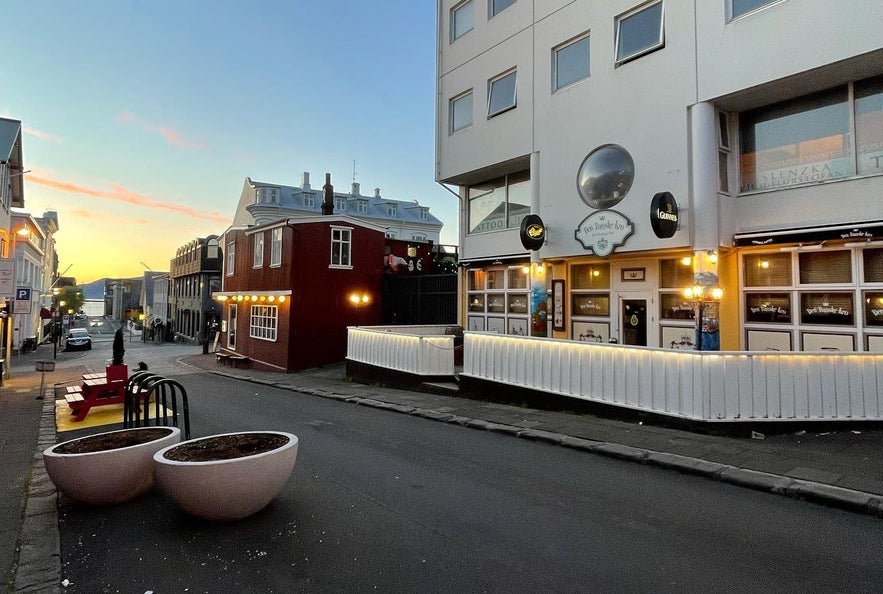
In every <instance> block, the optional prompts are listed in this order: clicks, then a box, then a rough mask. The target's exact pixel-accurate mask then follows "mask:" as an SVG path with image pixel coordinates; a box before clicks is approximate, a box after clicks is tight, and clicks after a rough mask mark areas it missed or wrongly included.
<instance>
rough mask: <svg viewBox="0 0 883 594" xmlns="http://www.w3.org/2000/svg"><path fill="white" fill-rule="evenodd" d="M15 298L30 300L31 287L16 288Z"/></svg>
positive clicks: (17, 299)
mask: <svg viewBox="0 0 883 594" xmlns="http://www.w3.org/2000/svg"><path fill="white" fill-rule="evenodd" d="M15 300H16V301H30V300H31V289H30V287H19V288H18V289H16V290H15Z"/></svg>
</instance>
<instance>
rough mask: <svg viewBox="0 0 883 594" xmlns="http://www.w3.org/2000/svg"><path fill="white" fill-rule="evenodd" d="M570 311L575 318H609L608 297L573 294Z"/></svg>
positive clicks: (595, 294)
mask: <svg viewBox="0 0 883 594" xmlns="http://www.w3.org/2000/svg"><path fill="white" fill-rule="evenodd" d="M572 298H573V302H572V304H571V305H572V307H571V311H572V312H573V315H575V316H609V315H610V295H608V294H607V293H575V294H574V295H573V296H572Z"/></svg>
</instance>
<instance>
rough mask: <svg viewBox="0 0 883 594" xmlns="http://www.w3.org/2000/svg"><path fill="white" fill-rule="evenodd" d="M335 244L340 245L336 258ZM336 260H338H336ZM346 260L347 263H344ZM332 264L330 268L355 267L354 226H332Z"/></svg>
mask: <svg viewBox="0 0 883 594" xmlns="http://www.w3.org/2000/svg"><path fill="white" fill-rule="evenodd" d="M335 246H337V247H339V251H338V254H337V257H336V258H335V253H334V252H335ZM335 260H336V261H335ZM344 260H346V263H344ZM330 261H331V264H329V266H328V267H329V268H347V269H351V268H352V267H353V264H352V263H353V228H352V227H337V226H334V225H332V226H331V259H330Z"/></svg>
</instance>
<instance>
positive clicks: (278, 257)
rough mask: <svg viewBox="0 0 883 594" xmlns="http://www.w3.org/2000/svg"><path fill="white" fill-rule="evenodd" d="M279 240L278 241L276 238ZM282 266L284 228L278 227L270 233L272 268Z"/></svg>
mask: <svg viewBox="0 0 883 594" xmlns="http://www.w3.org/2000/svg"><path fill="white" fill-rule="evenodd" d="M277 235H278V236H279V240H278V241H277V240H276V236H277ZM279 266H282V227H276V228H275V229H273V230H272V231H271V232H270V268H278V267H279Z"/></svg>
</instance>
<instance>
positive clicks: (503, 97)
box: [487, 70, 517, 118]
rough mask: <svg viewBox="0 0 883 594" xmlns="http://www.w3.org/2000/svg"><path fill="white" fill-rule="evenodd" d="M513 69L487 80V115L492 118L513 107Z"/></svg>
mask: <svg viewBox="0 0 883 594" xmlns="http://www.w3.org/2000/svg"><path fill="white" fill-rule="evenodd" d="M516 74H517V71H516V70H513V71H512V72H509V73H508V74H504V75H502V76H500V77H498V78H494V79H491V80H490V81H488V100H487V117H489V118H492V117H494V116H495V115H499V114H501V113H503V112H504V111H508V110H510V109H512V108H514V107H515V81H516Z"/></svg>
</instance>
